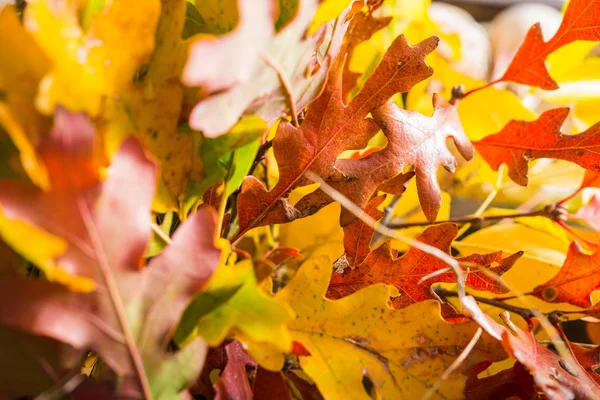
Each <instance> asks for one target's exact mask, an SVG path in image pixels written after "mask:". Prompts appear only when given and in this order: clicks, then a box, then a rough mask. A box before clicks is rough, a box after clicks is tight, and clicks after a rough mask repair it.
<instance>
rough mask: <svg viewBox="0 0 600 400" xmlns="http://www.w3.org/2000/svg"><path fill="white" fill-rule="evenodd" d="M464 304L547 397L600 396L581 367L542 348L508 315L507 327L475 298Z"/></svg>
mask: <svg viewBox="0 0 600 400" xmlns="http://www.w3.org/2000/svg"><path fill="white" fill-rule="evenodd" d="M462 304H463V306H464V307H465V312H466V313H467V315H469V316H470V317H471V318H473V319H474V320H475V321H477V323H478V324H479V325H480V326H481V327H482V328H483V329H484V330H485V331H486V332H487V333H489V334H490V335H491V336H492V337H494V338H496V339H497V340H499V341H501V342H502V345H503V346H504V348H505V349H506V351H507V352H508V354H509V355H510V356H511V357H513V358H514V359H516V360H517V361H518V362H520V363H521V364H523V365H524V366H525V367H527V369H528V370H529V372H530V373H531V374H532V375H533V378H534V382H535V384H536V386H537V387H538V388H539V389H541V390H542V391H543V392H544V394H546V395H547V396H548V397H550V398H556V399H562V398H569V397H573V396H575V397H576V398H581V399H595V398H597V397H598V396H600V386H598V385H597V384H595V383H594V382H593V381H592V380H590V379H589V377H587V376H586V375H585V373H583V371H581V369H580V368H579V369H577V367H578V366H576V365H573V364H572V362H569V360H564V359H562V358H561V357H560V356H559V355H557V354H555V353H553V352H551V351H550V350H548V349H547V348H545V347H543V346H542V345H540V344H539V343H538V342H537V340H536V339H535V337H534V336H533V334H532V333H527V332H524V331H522V330H521V329H519V328H518V327H517V326H515V325H514V324H513V323H512V321H510V317H509V315H508V313H507V312H504V313H503V314H501V317H502V319H503V322H504V324H505V325H506V327H504V326H502V325H500V324H499V323H497V322H496V321H494V320H493V319H492V318H490V317H489V316H487V315H485V314H484V313H483V312H482V311H481V309H480V308H479V306H478V305H477V303H476V302H475V300H474V299H473V298H472V297H470V296H467V297H466V298H464V299H463V300H462ZM580 371H581V373H579V372H580Z"/></svg>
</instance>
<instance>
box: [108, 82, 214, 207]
mask: <svg viewBox="0 0 600 400" xmlns="http://www.w3.org/2000/svg"><path fill="white" fill-rule="evenodd" d="M182 98H183V90H182V89H181V86H180V85H179V84H177V83H176V82H172V83H171V82H166V83H165V84H164V85H162V87H161V88H160V89H159V91H158V93H157V96H156V97H154V98H152V99H148V100H147V99H145V96H144V94H143V88H140V87H135V88H130V90H128V91H124V92H122V94H121V96H120V97H118V98H116V99H112V100H111V101H109V102H107V109H106V112H105V114H104V115H105V117H106V119H107V122H106V124H105V125H104V127H103V129H104V137H105V146H106V150H107V152H108V154H109V155H110V156H111V157H112V155H114V153H115V152H116V151H117V149H118V148H119V146H120V145H121V143H122V142H123V140H124V139H126V138H127V137H130V136H134V137H136V138H137V139H138V140H140V141H141V142H142V144H143V145H144V148H145V149H147V150H148V151H149V152H150V153H151V154H152V155H154V156H155V157H156V158H157V160H158V164H159V166H160V171H161V174H160V177H159V185H158V186H159V190H158V194H157V198H156V201H155V203H154V204H153V209H154V210H155V211H158V212H166V211H170V210H178V205H179V202H178V201H179V196H180V195H181V194H182V193H184V191H185V188H186V186H187V182H188V179H189V177H190V175H191V174H192V164H193V163H194V161H195V158H199V157H198V155H197V153H195V152H194V151H193V150H194V135H199V133H195V134H194V133H190V132H183V131H182V130H181V129H180V128H179V126H178V123H179V115H180V113H181V101H182ZM196 165H198V166H200V167H201V166H202V163H201V161H199V160H198V161H196ZM199 174H200V173H199ZM196 178H197V177H196Z"/></svg>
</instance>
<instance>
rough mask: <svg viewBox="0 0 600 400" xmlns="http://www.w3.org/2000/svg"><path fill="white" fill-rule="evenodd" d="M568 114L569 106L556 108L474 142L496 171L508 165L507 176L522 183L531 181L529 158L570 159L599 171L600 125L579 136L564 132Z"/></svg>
mask: <svg viewBox="0 0 600 400" xmlns="http://www.w3.org/2000/svg"><path fill="white" fill-rule="evenodd" d="M568 115H569V109H568V108H556V109H553V110H550V111H546V112H545V113H543V114H542V115H540V117H539V118H538V119H537V120H536V121H533V122H523V121H511V122H509V123H508V125H506V126H505V127H504V129H502V130H501V131H500V132H498V133H496V134H494V135H490V136H487V137H486V138H484V139H482V140H480V141H478V142H473V144H474V145H475V148H476V149H477V151H478V152H479V153H480V154H481V155H482V156H483V158H484V159H485V161H486V162H487V163H488V164H489V165H490V166H491V167H492V168H493V169H494V170H496V171H497V170H498V168H499V167H500V165H502V164H506V165H507V166H508V170H509V172H508V176H510V178H511V179H512V180H513V181H514V182H516V183H518V184H519V185H523V186H525V185H527V183H528V177H527V173H528V164H529V161H530V160H534V159H537V158H554V159H560V160H566V161H570V162H573V163H576V164H578V165H580V166H581V167H583V168H585V169H587V170H589V171H592V172H594V173H596V174H600V157H598V153H597V151H598V150H597V147H598V146H600V139H598V136H597V133H598V131H599V130H600V125H598V124H596V125H594V126H592V127H591V128H590V129H588V130H587V131H585V132H582V133H580V134H578V135H564V134H562V133H561V132H560V128H561V126H562V125H563V124H564V122H565V120H566V118H567V117H568Z"/></svg>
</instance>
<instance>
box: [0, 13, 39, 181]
mask: <svg viewBox="0 0 600 400" xmlns="http://www.w3.org/2000/svg"><path fill="white" fill-rule="evenodd" d="M0 53H1V54H2V59H3V60H2V63H0V93H2V97H1V99H0V125H2V126H3V127H4V129H5V130H6V132H7V133H8V134H9V136H10V137H11V139H12V141H13V143H14V144H15V146H16V147H17V149H18V150H19V153H20V158H21V163H22V165H23V168H24V169H25V172H26V173H27V175H28V176H29V178H30V179H31V181H32V182H34V183H35V184H36V185H38V186H40V187H41V188H47V187H48V185H49V183H48V176H47V174H46V171H45V169H44V164H43V162H42V161H41V160H40V158H39V155H38V154H37V153H36V152H35V143H36V141H37V140H38V137H39V136H40V135H41V134H43V133H45V132H47V130H48V128H49V125H50V124H49V120H48V119H47V118H45V117H44V116H42V115H40V114H39V113H38V112H37V110H36V109H35V106H34V98H35V93H36V91H37V87H38V85H39V83H40V81H41V80H42V78H43V77H44V75H45V74H46V73H47V72H48V70H49V68H50V61H49V60H48V58H47V57H46V55H45V54H44V52H43V51H42V49H41V48H40V46H39V45H38V44H37V43H36V42H35V40H34V39H33V37H32V36H31V35H30V34H29V33H28V32H27V31H26V30H25V28H24V27H23V25H22V24H21V22H20V21H19V17H18V16H17V13H16V11H15V8H14V7H13V6H11V5H7V6H5V7H4V8H3V9H2V10H1V11H0ZM2 147H3V148H5V147H6V146H5V145H3V146H2Z"/></svg>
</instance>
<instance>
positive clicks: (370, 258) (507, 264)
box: [327, 196, 523, 308]
mask: <svg viewBox="0 0 600 400" xmlns="http://www.w3.org/2000/svg"><path fill="white" fill-rule="evenodd" d="M383 198H384V197H383V196H380V197H376V198H375V199H373V200H372V201H371V202H370V203H369V205H368V206H367V207H366V209H365V213H367V214H368V215H370V216H372V217H373V218H375V219H379V218H381V216H382V215H383V214H382V213H381V212H380V211H378V210H377V206H379V204H381V202H382V201H383ZM457 233H458V229H457V227H456V225H454V224H451V223H445V224H440V225H435V226H432V227H429V228H427V229H426V230H425V232H423V234H421V235H420V236H419V237H417V239H416V240H418V241H420V242H423V243H426V244H429V245H431V246H434V247H436V248H438V249H440V250H442V251H444V252H445V253H447V254H450V246H451V245H452V241H453V240H454V238H455V237H456V235H457ZM372 235H373V229H372V228H371V227H369V226H368V225H367V224H365V223H364V222H363V221H362V220H359V219H357V220H355V221H354V222H352V223H351V224H350V225H348V226H347V227H346V228H345V229H344V247H345V249H346V253H345V255H344V257H345V262H344V257H342V261H341V262H340V260H338V262H337V263H336V267H338V273H334V274H333V276H332V278H331V282H330V285H329V289H328V292H327V295H328V297H330V298H334V299H335V298H340V297H344V296H347V295H349V294H351V293H354V292H356V291H357V290H360V289H362V288H364V287H366V286H369V285H373V284H375V283H380V282H383V283H387V284H391V285H394V286H395V287H396V288H398V290H399V291H400V297H397V298H395V299H394V301H393V303H394V306H395V307H396V308H401V307H406V306H408V305H410V304H413V303H418V302H421V301H425V300H429V299H435V298H436V296H435V295H433V294H432V293H431V290H430V286H431V284H432V283H434V282H456V277H455V275H454V273H453V272H451V271H449V272H446V273H443V274H440V275H437V276H435V277H433V278H430V279H428V280H426V281H424V282H420V280H421V279H422V278H424V277H425V276H427V275H429V274H431V273H433V272H436V271H438V270H443V269H445V268H446V267H447V265H446V263H444V262H443V261H441V260H440V259H438V258H437V257H435V256H432V255H430V254H428V253H425V252H424V251H422V250H419V249H417V248H415V247H411V248H410V249H409V250H408V251H407V252H406V253H405V254H404V255H402V256H400V257H397V255H396V254H395V252H394V250H392V248H391V247H390V244H389V242H386V243H384V244H382V245H381V246H379V247H378V248H377V249H375V250H373V251H370V250H369V243H370V242H371V236H372ZM521 255H523V252H518V253H515V254H513V255H511V256H509V257H506V258H502V252H496V253H491V254H485V255H480V254H473V255H470V256H467V257H462V258H458V259H457V260H458V261H459V262H460V263H461V264H462V265H463V266H465V267H468V266H471V270H472V272H470V273H469V274H468V277H467V282H466V284H467V286H469V287H471V288H473V289H477V290H485V291H488V292H491V293H498V294H499V293H506V292H507V290H506V289H505V288H504V287H503V286H502V285H501V284H499V283H498V282H497V281H496V280H494V279H493V278H491V277H489V276H488V275H486V274H484V273H482V272H478V271H477V270H475V269H473V268H472V267H473V266H478V267H482V268H486V269H488V270H490V271H492V272H494V273H496V274H498V275H502V274H503V273H505V272H506V271H508V270H509V269H510V268H511V267H512V266H513V265H514V263H515V262H516V261H517V260H518V259H519V258H520V257H521ZM344 267H345V268H344Z"/></svg>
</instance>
